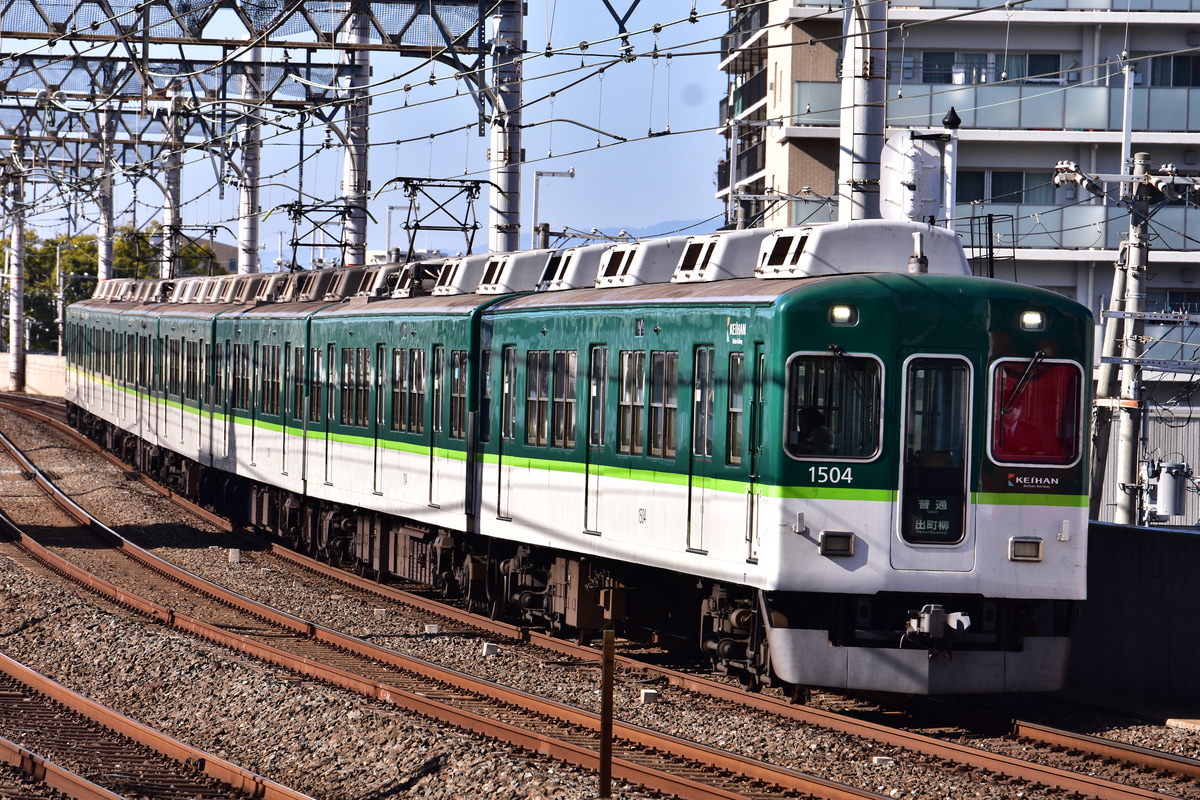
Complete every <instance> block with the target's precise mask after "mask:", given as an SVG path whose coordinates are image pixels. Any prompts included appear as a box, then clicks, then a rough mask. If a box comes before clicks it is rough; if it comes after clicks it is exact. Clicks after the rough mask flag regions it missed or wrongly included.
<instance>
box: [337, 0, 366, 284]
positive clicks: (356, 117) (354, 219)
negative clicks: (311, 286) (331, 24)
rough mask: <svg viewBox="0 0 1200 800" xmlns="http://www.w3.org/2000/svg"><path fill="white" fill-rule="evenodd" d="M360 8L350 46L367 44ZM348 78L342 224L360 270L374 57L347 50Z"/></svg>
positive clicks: (347, 36)
mask: <svg viewBox="0 0 1200 800" xmlns="http://www.w3.org/2000/svg"><path fill="white" fill-rule="evenodd" d="M356 8H357V4H354V3H349V4H347V14H348V18H347V20H346V28H345V32H344V33H343V39H342V40H343V41H344V42H346V43H347V44H350V45H356V44H366V43H367V42H368V36H367V33H368V29H367V19H366V16H365V15H363V14H361V13H358V11H357V10H356ZM342 65H343V68H344V69H345V74H346V78H347V86H346V92H345V97H346V139H345V146H346V156H345V160H344V161H343V166H342V198H343V200H344V201H345V204H346V211H345V214H346V215H345V218H344V219H343V222H342V244H343V245H345V248H344V250H343V253H344V254H345V255H344V261H343V263H344V264H345V265H346V266H358V265H361V264H365V263H366V261H367V192H368V191H370V186H369V184H368V178H367V149H368V144H369V143H370V126H369V123H368V121H369V119H370V116H369V113H368V112H369V110H370V109H369V108H368V106H369V104H370V102H371V100H370V97H369V95H368V92H367V88H366V87H367V84H368V83H369V82H370V80H371V57H370V55H369V51H367V50H355V49H352V48H347V49H346V51H345V53H343V55H342Z"/></svg>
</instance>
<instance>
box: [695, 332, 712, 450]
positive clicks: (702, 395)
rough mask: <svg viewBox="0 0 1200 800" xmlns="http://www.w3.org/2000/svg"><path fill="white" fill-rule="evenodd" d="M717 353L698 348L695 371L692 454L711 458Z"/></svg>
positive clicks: (705, 348)
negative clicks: (714, 365)
mask: <svg viewBox="0 0 1200 800" xmlns="http://www.w3.org/2000/svg"><path fill="white" fill-rule="evenodd" d="M714 360H715V355H714V351H713V348H711V347H697V348H696V364H695V372H694V373H693V376H694V377H693V379H692V381H693V384H694V398H695V404H696V407H695V411H693V413H692V455H694V456H696V457H697V458H711V457H712V451H713V398H714V395H715V394H716V382H717V381H716V376H715V375H714V374H713V361H714Z"/></svg>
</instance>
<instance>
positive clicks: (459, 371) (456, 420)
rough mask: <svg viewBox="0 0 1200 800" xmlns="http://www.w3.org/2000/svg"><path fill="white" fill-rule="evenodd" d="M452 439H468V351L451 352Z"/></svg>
mask: <svg viewBox="0 0 1200 800" xmlns="http://www.w3.org/2000/svg"><path fill="white" fill-rule="evenodd" d="M450 438H451V439H465V438H467V351H466V350H451V351H450Z"/></svg>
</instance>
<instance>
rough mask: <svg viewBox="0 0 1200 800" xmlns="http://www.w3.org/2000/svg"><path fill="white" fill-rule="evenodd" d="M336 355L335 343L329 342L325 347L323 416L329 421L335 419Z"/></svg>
mask: <svg viewBox="0 0 1200 800" xmlns="http://www.w3.org/2000/svg"><path fill="white" fill-rule="evenodd" d="M336 356H337V345H335V344H334V343H333V342H330V343H329V345H328V346H327V347H326V348H325V418H326V419H328V420H329V421H330V422H333V421H334V420H336V419H337V403H335V402H334V400H335V399H336V398H337V387H338V380H337V377H338V369H337V361H336V360H335V358H336Z"/></svg>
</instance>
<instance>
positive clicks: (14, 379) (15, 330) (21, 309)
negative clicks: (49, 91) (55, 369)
mask: <svg viewBox="0 0 1200 800" xmlns="http://www.w3.org/2000/svg"><path fill="white" fill-rule="evenodd" d="M11 152H12V158H11V164H12V172H11V173H10V175H11V177H12V193H11V197H12V241H11V243H10V244H9V265H10V267H11V268H12V273H11V274H10V275H9V278H10V280H9V284H8V303H9V306H8V314H9V316H8V388H9V391H12V392H23V391H25V140H24V138H22V137H18V138H17V139H15V140H14V141H13V143H12V151H11Z"/></svg>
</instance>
